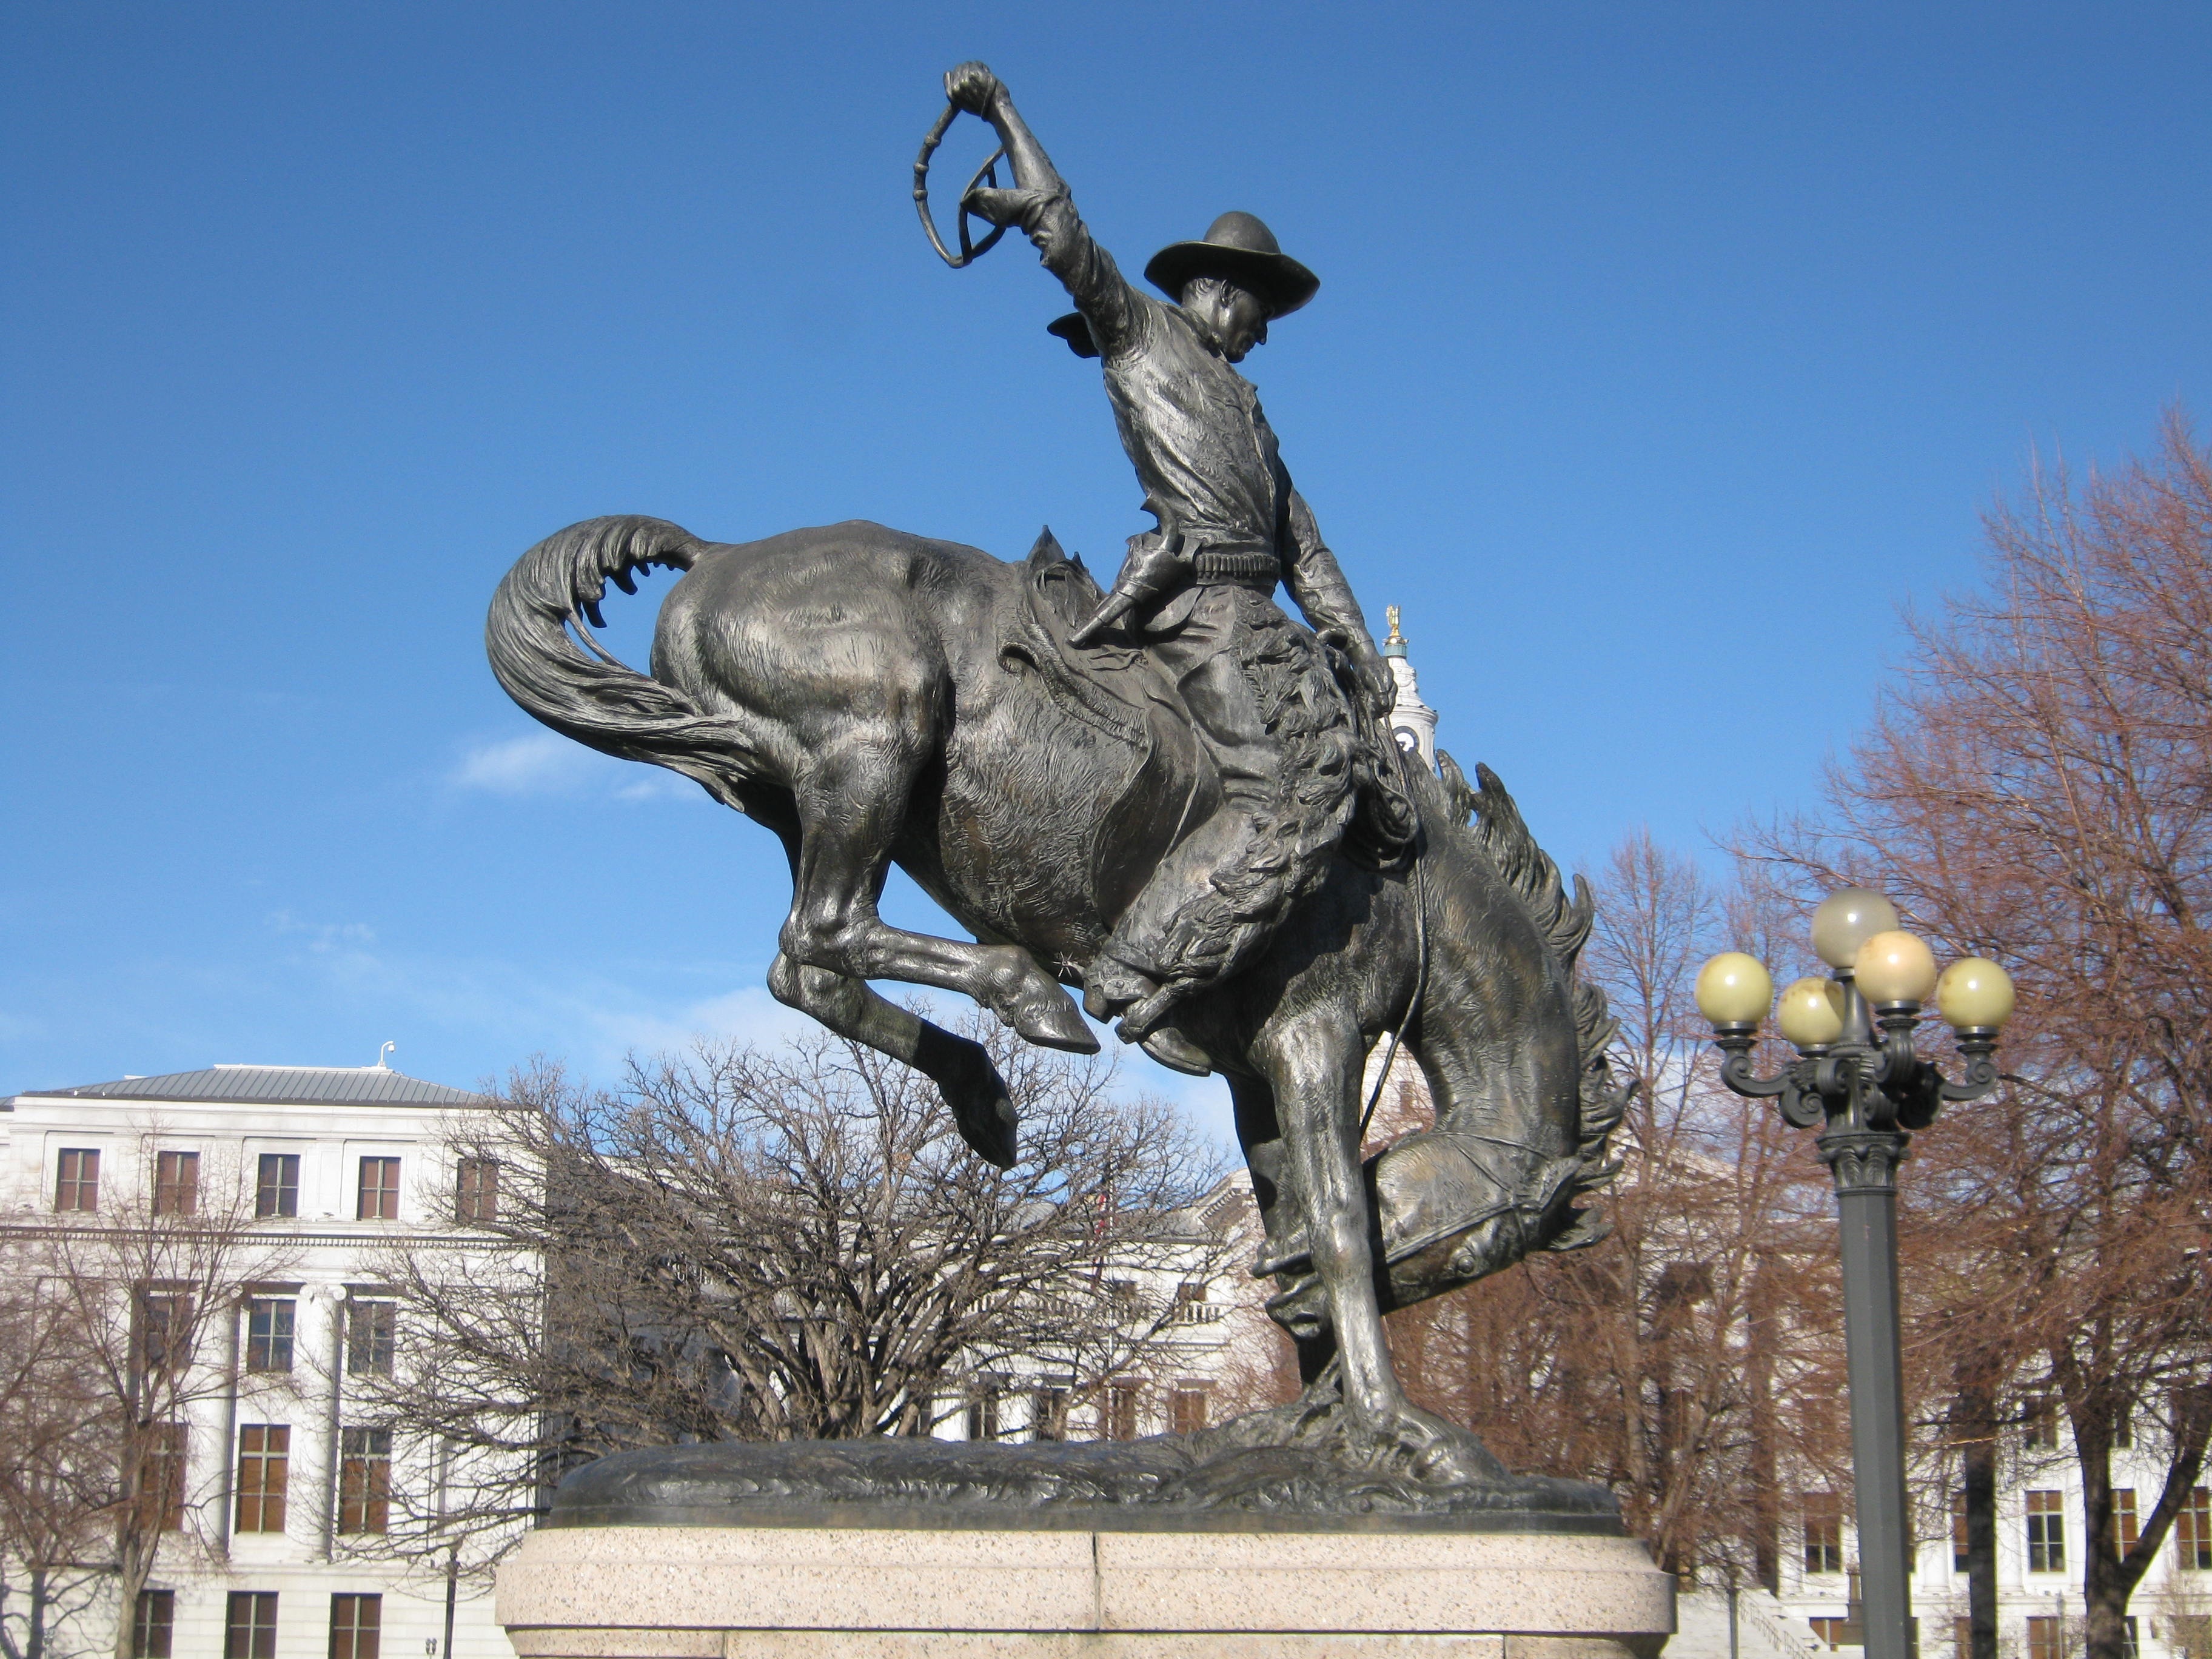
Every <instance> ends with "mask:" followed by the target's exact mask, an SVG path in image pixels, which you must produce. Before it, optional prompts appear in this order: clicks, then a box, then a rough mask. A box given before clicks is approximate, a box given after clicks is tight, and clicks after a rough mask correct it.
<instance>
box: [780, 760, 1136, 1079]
mask: <svg viewBox="0 0 2212 1659" xmlns="http://www.w3.org/2000/svg"><path fill="white" fill-rule="evenodd" d="M857 725H858V723H857V722H856V726H857ZM919 725H920V717H919V716H917V717H915V721H913V722H912V723H910V724H902V723H901V722H899V721H898V720H895V719H893V718H891V717H889V716H885V717H882V718H880V719H879V720H876V721H873V722H869V723H867V724H866V725H865V726H859V729H851V728H848V732H847V733H846V734H845V735H843V736H842V737H841V738H839V739H838V740H837V741H836V742H835V743H834V744H832V745H830V746H829V748H828V749H827V750H825V751H823V752H821V753H818V754H817V755H816V756H815V757H813V758H812V760H811V763H810V764H809V765H808V767H807V769H806V775H805V777H804V778H803V779H801V780H800V781H799V783H798V785H797V786H796V787H794V788H793V792H792V793H793V796H794V797H795V798H796V800H797V804H798V808H799V856H798V859H797V860H796V866H797V867H796V869H795V871H794V872H793V889H794V890H793V894H792V901H791V915H789V917H788V918H787V919H786V921H785V922H784V924H783V936H782V939H781V941H780V943H781V945H782V948H783V953H784V954H785V955H786V956H787V957H791V958H792V960H793V961H794V962H796V963H800V964H802V965H803V966H805V967H810V968H823V969H828V970H829V972H831V973H833V974H842V975H845V976H846V977H848V978H850V979H896V980H904V981H908V982H909V983H911V984H915V985H935V986H939V987H942V988H944V989H945V990H948V991H957V992H958V993H960V994H962V995H963V996H969V997H973V998H974V999H975V1000H976V1001H978V1002H980V1003H981V1004H982V1005H983V1006H985V1007H986V1008H988V1009H989V1010H990V1011H991V1012H993V1013H994V1014H996V1015H998V1017H999V1018H1001V1019H1003V1020H1004V1021H1006V1024H1009V1025H1011V1026H1012V1027H1013V1028H1014V1030H1017V1031H1018V1032H1020V1033H1021V1034H1022V1036H1024V1037H1026V1038H1028V1039H1029V1040H1030V1042H1036V1043H1041V1044H1042V1045H1043V1046H1045V1047H1046V1048H1066V1049H1069V1050H1072V1051H1073V1052H1074V1053H1076V1054H1096V1053H1097V1052H1098V1039H1097V1037H1096V1036H1093V1035H1092V1034H1091V1028H1090V1027H1089V1026H1088V1025H1086V1024H1084V1023H1083V1016H1082V1015H1081V1014H1079V1013H1078V1012H1076V1008H1075V1004H1074V1001H1073V1000H1072V999H1071V998H1070V997H1069V996H1068V994H1067V993H1066V991H1065V990H1063V989H1061V988H1060V984H1059V982H1058V981H1055V980H1054V979H1053V978H1052V977H1051V976H1050V975H1048V974H1046V973H1045V971H1044V970H1043V969H1041V968H1039V967H1038V966H1037V965H1036V962H1035V961H1033V960H1032V959H1031V958H1030V954H1029V952H1028V951H1024V950H1022V949H1020V948H1019V947H1018V946H1015V945H974V944H969V943H967V942H965V941H963V940H957V939H935V938H933V937H931V936H930V935H929V934H927V933H908V932H906V931H905V930H903V929H902V928H897V927H891V926H890V925H889V924H888V923H886V922H885V921H884V920H883V918H882V917H881V916H880V915H878V914H877V913H876V905H877V902H878V900H879V899H881V897H882V896H883V890H884V876H885V874H886V873H888V872H889V871H890V853H891V847H892V844H893V842H896V840H897V838H898V836H899V835H900V833H901V831H902V829H904V828H905V825H906V813H907V806H908V800H909V799H910V798H911V796H912V793H913V789H914V780H915V774H916V773H917V772H919V771H920V770H921V763H922V761H923V758H924V757H925V755H926V754H927V750H928V746H929V738H928V734H927V732H924V731H922V730H921V729H918V728H919Z"/></svg>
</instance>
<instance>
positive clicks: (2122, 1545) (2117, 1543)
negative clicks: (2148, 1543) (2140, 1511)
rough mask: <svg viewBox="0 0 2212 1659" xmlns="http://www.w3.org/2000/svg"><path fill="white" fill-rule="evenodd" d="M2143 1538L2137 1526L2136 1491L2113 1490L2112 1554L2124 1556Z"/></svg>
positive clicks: (2128, 1488) (2133, 1489) (2123, 1487)
mask: <svg viewBox="0 0 2212 1659" xmlns="http://www.w3.org/2000/svg"><path fill="white" fill-rule="evenodd" d="M2141 1537H2142V1533H2141V1532H2139V1531H2138V1530H2136V1489H2135V1488H2134V1487H2133V1486H2115V1487H2113V1488H2112V1553H2114V1554H2116V1555H2122V1556H2124V1555H2125V1554H2126V1553H2128V1552H2129V1551H2130V1550H2131V1549H2133V1548H2134V1547H2136V1540H2137V1539H2139V1538H2141Z"/></svg>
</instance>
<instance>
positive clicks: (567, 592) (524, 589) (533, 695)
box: [484, 513, 756, 811]
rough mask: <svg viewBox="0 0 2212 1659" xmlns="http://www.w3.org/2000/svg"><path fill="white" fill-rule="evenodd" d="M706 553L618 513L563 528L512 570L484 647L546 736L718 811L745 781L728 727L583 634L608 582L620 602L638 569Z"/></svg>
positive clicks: (744, 749) (497, 598)
mask: <svg viewBox="0 0 2212 1659" xmlns="http://www.w3.org/2000/svg"><path fill="white" fill-rule="evenodd" d="M705 545H706V544H705V543H703V542H702V541H701V540H700V539H699V538H697V537H696V536H694V535H693V534H692V533H691V532H690V531H688V530H685V529H683V528H682V527H681V526H677V525H672V524H670V523H669V522H668V521H667V520H665V519H647V518H641V517H639V516H637V515H635V514H633V513H624V514H623V515H620V516H618V517H615V518H606V519H586V520H584V522H583V523H581V524H576V525H570V526H568V528H567V529H566V530H563V531H562V532H559V533H558V534H557V535H553V536H548V537H547V538H545V539H544V541H542V542H540V543H538V545H537V546H535V547H533V548H532V549H531V550H529V551H528V552H527V553H525V554H524V555H523V556H521V557H520V559H518V560H516V561H515V564H514V568H513V569H512V570H510V571H508V572H507V576H506V579H505V580H502V581H501V583H500V585H499V592H496V593H495V594H493V595H492V601H491V614H490V615H489V617H486V618H485V619H484V649H485V651H486V652H487V653H489V655H490V658H491V668H492V672H493V673H495V674H496V675H498V676H499V683H500V684H501V685H503V686H505V687H506V688H507V696H510V697H513V699H514V700H515V702H518V703H520V704H521V705H522V707H523V708H526V710H528V711H529V712H530V713H531V714H535V715H536V716H537V717H538V719H539V720H543V721H544V722H545V724H546V725H548V726H551V727H552V728H553V729H554V730H555V731H556V732H561V733H562V735H564V736H566V737H571V738H575V740H576V741H577V742H579V743H581V744H589V745H590V746H591V747H592V748H593V749H597V750H601V751H602V752H603V753H605V754H609V755H615V756H618V757H621V758H622V759H623V760H637V761H650V762H652V763H654V764H655V765H658V766H665V767H667V768H669V769H671V770H672V771H677V772H681V773H682V774H683V775H684V776H685V777H687V778H690V779H691V780H692V781H695V782H696V783H697V784H698V785H699V786H700V787H702V788H703V789H705V790H706V792H707V793H708V794H710V795H712V796H714V799H716V800H719V801H720V802H721V803H722V804H723V805H726V806H732V807H736V808H737V809H738V811H744V805H743V803H742V802H741V801H740V800H739V799H738V795H737V790H738V786H739V785H740V784H742V783H744V781H747V780H748V779H749V778H750V777H752V776H754V775H756V774H755V769H754V766H753V760H754V756H753V750H752V746H751V744H750V743H749V742H748V741H747V739H746V737H745V734H744V731H743V730H742V729H741V728H740V727H739V726H738V725H737V723H736V722H734V721H732V720H725V719H722V718H720V717H718V716H716V715H712V714H708V713H706V712H705V711H704V710H702V708H699V707H698V705H697V704H696V703H694V702H692V701H691V699H690V698H689V697H687V696H684V693H683V692H681V691H679V690H676V689H675V688H674V687H672V686H667V685H663V684H661V683H660V682H659V681H658V680H655V679H652V678H647V676H646V675H643V674H641V673H639V672H638V671H636V670H635V669H634V668H631V667H629V666H627V665H624V664H623V663H621V662H619V661H617V659H615V658H614V657H612V656H611V655H609V654H608V653H607V652H605V650H603V649H602V648H601V647H600V646H599V641H597V640H596V639H594V638H592V635H591V632H590V629H589V628H587V627H586V623H587V622H588V623H591V624H592V625H603V624H602V623H601V622H600V617H599V600H600V599H602V598H604V597H605V593H606V591H607V584H608V583H609V582H610V581H611V582H613V583H614V584H615V586H617V587H619V588H621V589H622V590H623V592H625V593H635V592H636V591H637V587H636V585H635V582H633V581H632V580H631V579H630V573H631V572H632V571H634V570H637V569H641V568H644V567H645V566H647V565H655V564H657V565H661V566H664V567H665V568H668V569H671V570H689V569H690V568H691V566H692V563H693V562H694V561H695V560H696V558H697V557H698V556H699V554H700V552H701V551H702V550H703V549H704V547H705Z"/></svg>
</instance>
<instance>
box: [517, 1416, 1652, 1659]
mask: <svg viewBox="0 0 2212 1659" xmlns="http://www.w3.org/2000/svg"><path fill="white" fill-rule="evenodd" d="M498 1612H499V1619H500V1622H501V1624H503V1625H505V1626H507V1634H508V1636H509V1637H510V1638H512V1639H513V1643H514V1646H515V1650H516V1652H517V1653H518V1654H519V1655H520V1656H521V1659H1014V1656H1035V1659H1078V1656H1097V1659H1247V1656H1250V1659H1259V1656H1261V1655H1267V1656H1279V1659H1416V1656H1422V1659H1651V1656H1653V1655H1655V1654H1656V1652H1657V1650H1658V1649H1659V1647H1660V1646H1661V1644H1663V1643H1664V1641H1665V1639H1666V1638H1667V1636H1668V1634H1669V1633H1670V1632H1672V1631H1673V1629H1674V1580H1673V1579H1672V1578H1671V1577H1669V1576H1668V1575H1667V1574H1665V1573H1662V1572H1660V1571H1658V1570H1657V1569H1656V1568H1655V1567H1654V1566H1653V1565H1651V1561H1650V1557H1649V1556H1648V1555H1647V1554H1646V1553H1645V1552H1644V1547H1643V1546H1642V1545H1641V1544H1639V1543H1638V1542H1636V1541H1634V1540H1632V1539H1631V1538H1628V1537H1626V1536H1625V1535H1624V1534H1622V1532H1621V1529H1620V1521H1619V1518H1618V1516H1617V1515H1616V1514H1615V1513H1614V1512H1613V1506H1612V1500H1611V1499H1610V1498H1609V1497H1608V1496H1607V1494H1605V1493H1603V1492H1599V1491H1597V1490H1596V1489H1595V1488H1592V1487H1588V1486H1577V1485H1575V1484H1573V1483H1571V1482H1562V1481H1543V1480H1530V1481H1516V1482H1513V1483H1511V1484H1510V1485H1509V1486H1481V1487H1472V1488H1468V1489H1466V1490H1462V1491H1455V1492H1443V1493H1441V1494H1440V1493H1438V1492H1436V1491H1435V1490H1433V1489H1429V1488H1423V1487H1419V1486H1416V1485H1413V1484H1412V1483H1408V1482H1405V1481H1402V1480H1389V1479H1385V1478H1364V1477H1358V1476H1351V1477H1347V1476H1346V1474H1344V1473H1343V1472H1342V1471H1340V1470H1339V1469H1336V1468H1331V1467H1329V1466H1328V1465H1327V1464H1326V1462H1324V1461H1322V1460H1317V1459H1315V1458H1313V1457H1311V1456H1310V1455H1306V1454H1302V1453H1299V1452H1297V1451H1294V1450H1290V1449H1282V1448H1265V1449H1231V1451H1230V1452H1228V1453H1227V1454H1225V1455H1194V1453H1193V1451H1192V1449H1191V1447H1190V1443H1188V1442H1185V1441H1180V1440H1176V1439H1173V1438H1171V1437H1162V1438H1161V1439H1159V1440H1158V1441H1150V1442H1138V1443H1133V1444H1124V1445H1119V1446H1087V1445H1070V1446H1046V1447H989V1448H984V1449H981V1451H980V1452H979V1450H978V1449H975V1448H973V1447H967V1446H962V1445H957V1444H956V1445H951V1446H948V1445H945V1444H944V1443H936V1442H929V1441H906V1442H897V1441H878V1442H866V1443H838V1444H831V1445H812V1446H808V1445H798V1446H699V1447H681V1448H676V1449H671V1450H668V1451H659V1452H651V1453H636V1454H628V1455H624V1456H620V1457H614V1458H609V1459H605V1460H604V1461H603V1462H599V1463H595V1464H592V1465H591V1466H589V1467H588V1468H586V1469H584V1470H582V1471H580V1472H579V1473H578V1474H576V1475H574V1476H571V1477H570V1479H569V1480H568V1481H567V1482H565V1483H563V1485H562V1489H561V1492H560V1493H559V1494H558V1495H557V1497H556V1502H555V1506H554V1512H553V1515H552V1516H551V1524H550V1525H548V1526H547V1527H545V1528H541V1529H540V1530H538V1532H536V1533H533V1534H532V1535H531V1536H530V1538H529V1539H528V1540H527V1541H526V1542H525V1543H524V1544H523V1545H522V1547H521V1548H520V1550H518V1551H517V1552H516V1553H515V1554H514V1555H513V1557H511V1558H510V1559H508V1560H507V1563H506V1564H505V1565H503V1566H502V1567H501V1569H500V1575H499V1598H498Z"/></svg>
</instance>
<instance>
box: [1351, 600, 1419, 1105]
mask: <svg viewBox="0 0 2212 1659" xmlns="http://www.w3.org/2000/svg"><path fill="white" fill-rule="evenodd" d="M1393 626H1395V623H1394V624H1393ZM1390 747H1391V750H1393V752H1395V754H1396V755H1397V757H1398V781H1400V782H1401V783H1402V784H1404V785H1405V786H1406V799H1408V800H1416V799H1419V798H1418V797H1417V796H1415V794H1414V793H1413V771H1412V769H1411V767H1410V765H1409V763H1407V759H1406V751H1405V750H1404V749H1403V748H1402V747H1401V745H1400V744H1399V742H1398V740H1397V738H1395V737H1393V738H1390ZM1415 811H1416V813H1418V812H1419V808H1418V807H1416V808H1415ZM1428 840H1429V833H1428V827H1427V826H1426V825H1425V824H1424V825H1422V826H1421V833H1420V835H1419V836H1418V837H1416V839H1415V840H1414V842H1413V950H1414V953H1415V955H1416V956H1417V957H1419V966H1418V967H1417V968H1416V969H1414V970H1413V997H1412V998H1411V1000H1408V1001H1407V1004H1406V1017H1405V1018H1403V1019H1401V1020H1400V1021H1399V1022H1398V1029H1397V1030H1395V1031H1393V1032H1391V1033H1390V1047H1389V1048H1388V1049H1387V1050H1386V1051H1385V1052H1384V1054H1383V1069H1382V1070H1381V1071H1379V1072H1377V1073H1376V1074H1375V1090H1374V1092H1373V1093H1371V1094H1370V1095H1369V1096H1368V1097H1367V1109H1366V1110H1365V1111H1364V1112H1362V1113H1361V1114H1360V1115H1359V1134H1358V1138H1357V1139H1355V1140H1354V1142H1353V1143H1352V1144H1353V1145H1354V1146H1358V1145H1361V1144H1364V1142H1365V1140H1366V1139H1367V1126H1368V1125H1369V1124H1370V1123H1372V1122H1373V1121H1375V1109H1376V1107H1377V1106H1378V1105H1380V1104H1381V1103H1382V1101H1383V1085H1384V1084H1385V1083H1387V1082H1389V1079H1390V1068H1391V1067H1392V1066H1395V1065H1396V1064H1397V1063H1398V1044H1399V1042H1400V1041H1401V1039H1402V1038H1403V1037H1404V1036H1405V1035H1406V1033H1407V1030H1410V1029H1411V1028H1412V1026H1413V1022H1414V1021H1415V1020H1416V1019H1418V1018H1420V1013H1421V998H1422V996H1423V994H1425V993H1426V992H1427V990H1428V988H1429V884H1428V879H1427V866H1426V864H1425V862H1424V859H1425V854H1427V852H1428Z"/></svg>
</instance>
